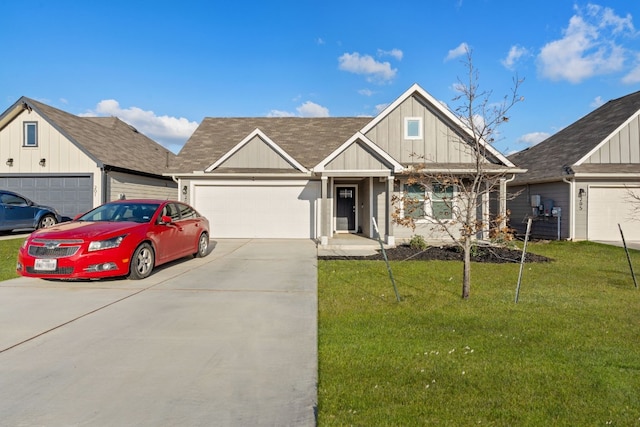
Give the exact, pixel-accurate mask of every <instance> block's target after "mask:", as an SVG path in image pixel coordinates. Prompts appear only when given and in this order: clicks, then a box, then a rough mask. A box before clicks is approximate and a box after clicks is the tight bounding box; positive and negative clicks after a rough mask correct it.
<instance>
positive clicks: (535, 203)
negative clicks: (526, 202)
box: [531, 194, 541, 208]
mask: <svg viewBox="0 0 640 427" xmlns="http://www.w3.org/2000/svg"><path fill="white" fill-rule="evenodd" d="M540 204H541V203H540V195H539V194H535V195H532V196H531V207H532V208H537V207H539V206H540Z"/></svg>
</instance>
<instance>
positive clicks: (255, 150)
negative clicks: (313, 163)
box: [219, 136, 295, 170]
mask: <svg viewBox="0 0 640 427" xmlns="http://www.w3.org/2000/svg"><path fill="white" fill-rule="evenodd" d="M219 167H220V168H242V169H244V168H261V169H292V170H293V169H295V168H294V167H293V165H291V163H289V162H288V161H287V160H286V159H284V158H283V157H282V156H281V155H280V154H279V153H278V152H276V151H275V150H274V149H273V148H272V147H271V146H269V145H268V144H267V143H266V142H264V141H263V140H262V138H260V137H259V136H255V137H253V138H252V139H251V140H250V141H248V142H247V143H246V144H245V145H244V146H242V147H241V148H240V149H239V150H238V151H236V152H235V153H233V155H232V156H231V157H230V158H228V159H227V160H226V161H224V162H223V163H222V164H221V165H220V166H219Z"/></svg>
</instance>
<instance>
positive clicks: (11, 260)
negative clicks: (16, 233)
mask: <svg viewBox="0 0 640 427" xmlns="http://www.w3.org/2000/svg"><path fill="white" fill-rule="evenodd" d="M22 242H24V237H20V238H17V239H9V240H0V281H2V280H9V279H14V278H16V277H18V273H16V262H17V260H18V249H20V246H21V245H22Z"/></svg>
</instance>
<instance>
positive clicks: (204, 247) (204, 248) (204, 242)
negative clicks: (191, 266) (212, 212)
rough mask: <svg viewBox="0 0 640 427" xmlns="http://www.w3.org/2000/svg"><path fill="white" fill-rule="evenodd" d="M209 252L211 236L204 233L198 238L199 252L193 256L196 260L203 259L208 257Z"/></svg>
mask: <svg viewBox="0 0 640 427" xmlns="http://www.w3.org/2000/svg"><path fill="white" fill-rule="evenodd" d="M208 250H209V235H208V234H207V233H202V234H201V235H200V237H199V238H198V251H197V252H196V253H195V254H193V256H195V257H196V258H202V257H204V256H206V255H207V252H208Z"/></svg>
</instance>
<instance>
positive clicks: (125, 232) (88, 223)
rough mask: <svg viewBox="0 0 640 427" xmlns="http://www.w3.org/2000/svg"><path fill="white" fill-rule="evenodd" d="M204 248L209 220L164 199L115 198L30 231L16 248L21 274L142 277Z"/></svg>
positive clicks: (207, 237)
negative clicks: (63, 221)
mask: <svg viewBox="0 0 640 427" xmlns="http://www.w3.org/2000/svg"><path fill="white" fill-rule="evenodd" d="M208 248H209V221H208V220H207V219H206V218H205V217H203V216H201V215H200V214H199V213H198V212H197V211H196V210H195V209H193V208H192V207H191V206H189V205H187V204H185V203H181V202H174V201H168V200H118V201H114V202H110V203H106V204H104V205H102V206H99V207H97V208H95V209H93V210H92V211H89V212H87V213H86V214H84V215H81V216H79V217H77V218H76V219H74V220H73V221H71V222H66V223H62V224H58V225H55V226H53V227H50V228H44V229H41V230H37V231H34V232H33V233H32V234H31V235H30V236H29V237H28V238H27V239H26V240H25V242H24V244H23V245H22V247H21V248H20V251H19V253H18V265H17V271H18V273H19V274H21V275H22V276H27V277H40V278H45V279H97V278H102V277H114V276H128V278H129V279H144V278H145V277H147V276H149V275H150V274H151V271H152V270H153V268H154V267H155V266H158V265H160V264H164V263H166V262H169V261H172V260H175V259H178V258H182V257H185V256H188V255H193V256H196V257H203V256H205V255H206V254H207V251H208Z"/></svg>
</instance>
